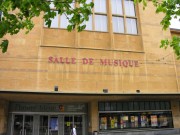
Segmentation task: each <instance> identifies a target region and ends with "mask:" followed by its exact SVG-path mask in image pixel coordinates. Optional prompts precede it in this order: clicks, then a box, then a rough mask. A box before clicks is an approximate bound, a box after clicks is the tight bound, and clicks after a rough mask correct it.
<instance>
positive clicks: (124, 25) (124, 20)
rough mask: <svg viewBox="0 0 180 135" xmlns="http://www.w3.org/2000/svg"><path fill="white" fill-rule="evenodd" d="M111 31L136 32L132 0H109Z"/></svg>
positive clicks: (135, 18)
mask: <svg viewBox="0 0 180 135" xmlns="http://www.w3.org/2000/svg"><path fill="white" fill-rule="evenodd" d="M111 6H112V7H111V8H112V18H113V20H112V22H113V32H115V33H126V34H137V33H138V31H137V17H136V12H135V6H134V2H133V1H132V0H111Z"/></svg>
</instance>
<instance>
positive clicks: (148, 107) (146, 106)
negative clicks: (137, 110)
mask: <svg viewBox="0 0 180 135" xmlns="http://www.w3.org/2000/svg"><path fill="white" fill-rule="evenodd" d="M144 107H145V108H144V109H145V110H150V106H149V102H145V103H144Z"/></svg>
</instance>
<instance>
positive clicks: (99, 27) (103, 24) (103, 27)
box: [95, 15, 107, 31]
mask: <svg viewBox="0 0 180 135" xmlns="http://www.w3.org/2000/svg"><path fill="white" fill-rule="evenodd" d="M95 30H96V31H107V16H104V15H95Z"/></svg>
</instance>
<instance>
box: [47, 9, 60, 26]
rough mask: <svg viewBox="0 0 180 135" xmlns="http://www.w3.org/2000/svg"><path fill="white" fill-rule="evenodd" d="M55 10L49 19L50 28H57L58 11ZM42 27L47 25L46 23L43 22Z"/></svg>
mask: <svg viewBox="0 0 180 135" xmlns="http://www.w3.org/2000/svg"><path fill="white" fill-rule="evenodd" d="M55 12H56V16H55V17H54V18H53V19H51V28H58V11H55ZM44 27H47V25H46V24H45V23H44Z"/></svg>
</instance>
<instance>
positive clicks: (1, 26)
mask: <svg viewBox="0 0 180 135" xmlns="http://www.w3.org/2000/svg"><path fill="white" fill-rule="evenodd" d="M72 3H74V4H77V5H81V6H79V7H76V8H72V7H71V4H72ZM50 4H54V7H55V10H56V11H58V14H60V15H62V14H65V15H66V16H67V17H68V15H72V18H68V19H69V22H70V24H69V25H68V27H67V29H68V31H72V30H74V29H75V28H76V29H77V30H78V31H82V30H83V29H85V25H82V24H83V22H84V21H87V20H88V19H89V17H88V16H89V15H90V14H92V11H91V10H92V8H93V6H94V5H93V3H92V2H91V3H88V4H87V3H86V0H53V1H48V0H0V11H1V13H3V15H2V18H1V19H0V39H1V38H3V37H4V36H5V35H6V34H10V35H14V34H17V33H18V32H20V30H25V31H26V33H28V32H29V31H31V30H32V28H33V27H34V24H33V21H32V19H33V18H34V17H38V16H40V15H41V14H43V19H44V21H45V24H46V25H47V26H48V27H50V26H51V19H52V18H54V17H55V16H56V12H55V10H51V9H50ZM0 48H1V49H2V52H3V53H4V52H6V50H7V48H8V40H6V39H5V40H2V42H1V43H0Z"/></svg>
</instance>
